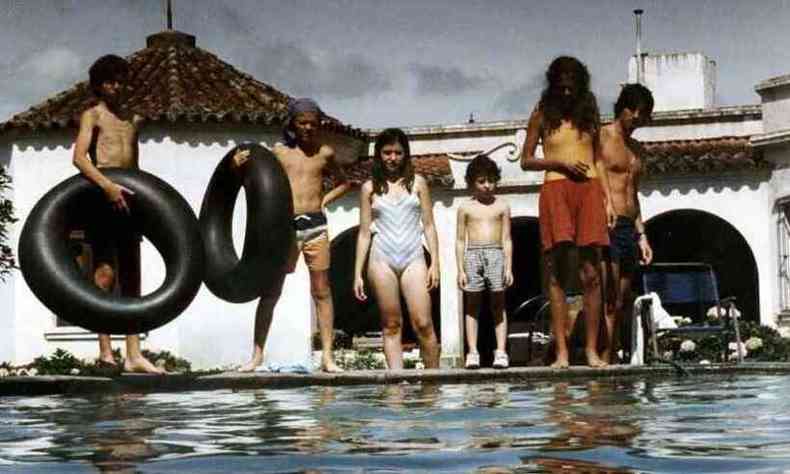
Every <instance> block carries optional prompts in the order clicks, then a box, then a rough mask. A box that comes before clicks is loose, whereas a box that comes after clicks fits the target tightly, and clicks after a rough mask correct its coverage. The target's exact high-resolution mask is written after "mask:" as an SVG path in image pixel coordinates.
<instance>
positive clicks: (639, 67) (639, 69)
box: [634, 8, 645, 84]
mask: <svg viewBox="0 0 790 474" xmlns="http://www.w3.org/2000/svg"><path fill="white" fill-rule="evenodd" d="M644 12H645V11H644V10H642V9H641V8H637V9H636V10H634V19H635V20H636V82H637V83H638V84H642V83H643V82H644V80H645V78H644V71H643V69H644V66H643V64H642V13H644Z"/></svg>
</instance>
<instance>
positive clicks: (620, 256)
mask: <svg viewBox="0 0 790 474" xmlns="http://www.w3.org/2000/svg"><path fill="white" fill-rule="evenodd" d="M609 240H610V244H609V245H610V247H609V255H610V256H611V258H612V262H615V263H618V264H619V265H620V271H622V272H633V271H634V270H635V269H636V266H637V263H638V261H639V246H638V245H637V243H638V242H639V234H638V233H637V232H636V224H635V222H634V219H632V218H630V217H625V216H617V221H616V222H615V225H614V228H613V229H612V230H610V231H609Z"/></svg>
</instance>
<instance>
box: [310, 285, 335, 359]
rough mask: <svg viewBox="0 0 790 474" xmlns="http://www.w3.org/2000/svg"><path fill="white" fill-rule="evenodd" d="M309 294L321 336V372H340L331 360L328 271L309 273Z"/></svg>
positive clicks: (332, 319) (333, 326)
mask: <svg viewBox="0 0 790 474" xmlns="http://www.w3.org/2000/svg"><path fill="white" fill-rule="evenodd" d="M310 292H311V293H312V296H313V301H315V308H316V312H317V313H318V331H319V332H320V334H321V370H323V371H324V372H342V371H343V369H341V368H340V367H338V366H337V364H335V361H334V359H333V358H332V345H333V341H334V332H335V325H334V318H335V313H334V308H333V307H332V288H331V287H330V285H329V271H328V270H322V271H311V272H310Z"/></svg>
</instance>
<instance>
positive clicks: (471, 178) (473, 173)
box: [464, 155, 502, 189]
mask: <svg viewBox="0 0 790 474" xmlns="http://www.w3.org/2000/svg"><path fill="white" fill-rule="evenodd" d="M480 176H485V177H487V178H490V179H491V180H492V181H493V182H494V183H499V180H500V179H502V171H501V170H500V169H499V166H497V164H496V163H495V162H494V160H492V159H491V158H489V156H488V155H477V156H476V157H475V158H474V159H473V160H472V161H471V162H470V163H469V166H467V167H466V175H465V176H464V179H465V180H466V187H467V188H469V189H472V187H473V186H474V184H475V180H476V179H477V178H478V177H480Z"/></svg>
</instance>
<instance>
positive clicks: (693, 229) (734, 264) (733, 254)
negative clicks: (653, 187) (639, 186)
mask: <svg viewBox="0 0 790 474" xmlns="http://www.w3.org/2000/svg"><path fill="white" fill-rule="evenodd" d="M645 229H646V232H647V237H648V239H649V241H650V245H651V246H652V247H653V260H654V261H655V262H667V263H675V262H703V263H708V264H710V265H712V266H713V270H714V271H715V273H716V278H717V280H718V285H719V295H720V296H721V297H727V296H735V297H736V298H737V299H736V303H735V305H736V306H737V307H738V308H739V309H740V310H741V314H742V318H743V319H744V320H746V321H755V322H758V321H760V295H759V283H758V280H757V263H756V262H755V260H754V254H753V253H752V250H751V248H750V247H749V244H748V243H747V242H746V239H744V238H743V235H741V233H740V232H739V231H738V229H736V228H735V227H734V226H732V225H731V224H730V223H729V222H727V221H725V220H724V219H722V218H720V217H718V216H715V215H713V214H710V213H707V212H704V211H697V210H691V209H682V210H675V211H669V212H666V213H664V214H660V215H658V216H656V217H653V218H652V219H650V220H649V221H647V222H646V223H645Z"/></svg>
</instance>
